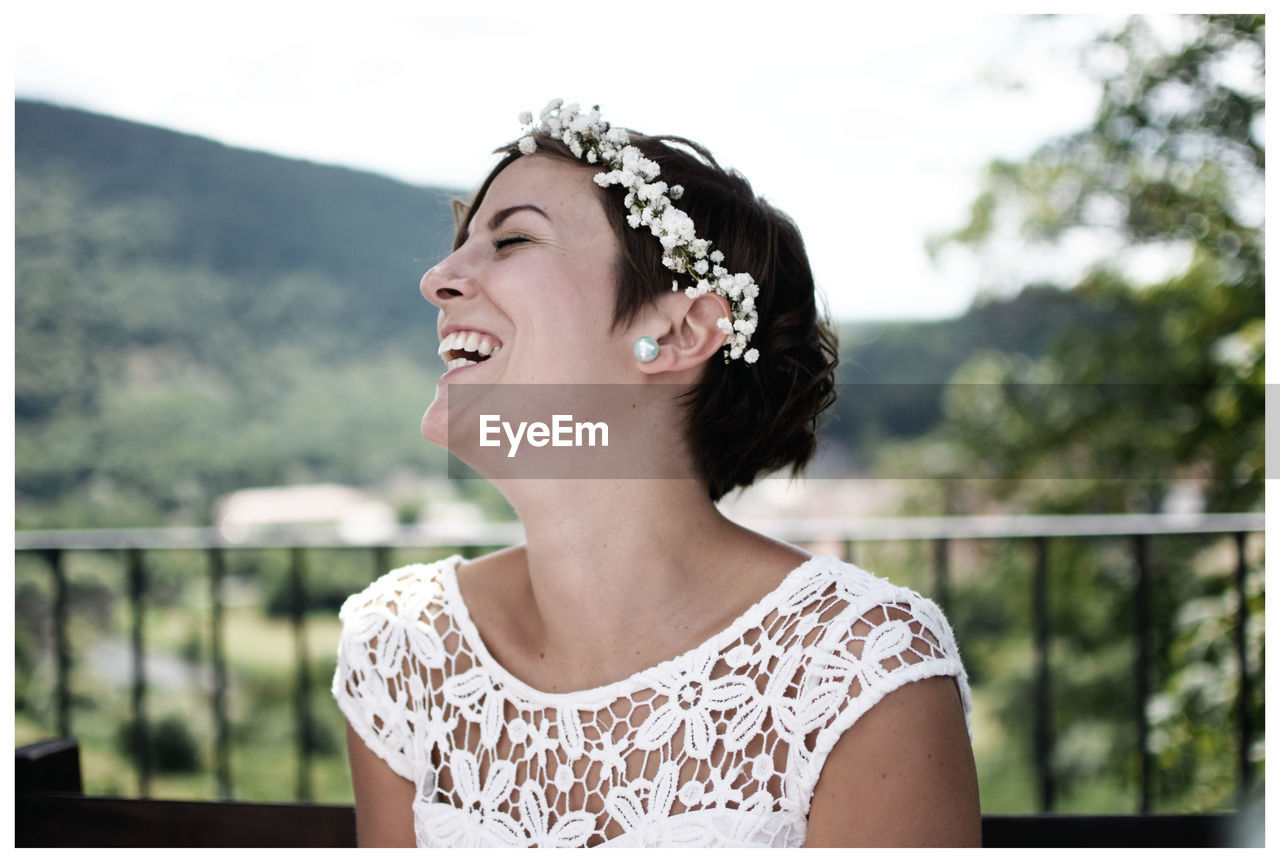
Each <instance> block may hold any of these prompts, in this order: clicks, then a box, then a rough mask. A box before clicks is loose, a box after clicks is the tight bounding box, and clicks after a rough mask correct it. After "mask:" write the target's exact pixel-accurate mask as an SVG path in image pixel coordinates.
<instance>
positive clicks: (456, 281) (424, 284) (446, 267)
mask: <svg viewBox="0 0 1280 862" xmlns="http://www.w3.org/2000/svg"><path fill="white" fill-rule="evenodd" d="M456 258H457V253H456V252H455V253H454V254H451V255H449V256H448V257H447V258H445V259H444V260H442V261H440V262H439V263H437V264H436V265H435V266H433V267H431V269H429V270H427V271H426V273H425V274H424V275H423V276H422V281H421V282H419V284H418V290H419V291H420V292H421V293H422V298H423V299H425V300H426V301H427V302H429V303H431V304H432V305H435V306H438V307H443V306H444V303H446V302H448V301H449V300H451V299H457V298H458V297H462V296H468V295H470V294H472V293H474V291H475V282H474V281H473V280H472V279H471V277H470V276H467V275H463V274H462V273H461V272H460V271H459V261H458V260H456Z"/></svg>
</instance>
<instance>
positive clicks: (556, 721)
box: [334, 100, 980, 846]
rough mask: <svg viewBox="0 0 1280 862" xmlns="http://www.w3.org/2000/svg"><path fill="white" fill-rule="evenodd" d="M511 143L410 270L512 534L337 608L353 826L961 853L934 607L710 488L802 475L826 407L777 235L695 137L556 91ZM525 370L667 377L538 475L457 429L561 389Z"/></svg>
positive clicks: (796, 282) (948, 670) (965, 764)
mask: <svg viewBox="0 0 1280 862" xmlns="http://www.w3.org/2000/svg"><path fill="white" fill-rule="evenodd" d="M523 119H524V122H525V123H526V124H530V125H531V124H532V117H529V116H528V115H525V117H524V118H523ZM500 152H503V153H504V154H505V158H503V159H502V161H501V162H500V163H499V164H498V165H497V167H496V168H495V169H494V170H493V172H492V173H491V174H490V176H489V177H488V179H486V180H485V182H484V183H483V184H482V185H481V186H480V188H479V190H478V191H477V193H476V195H475V196H474V199H473V200H472V202H471V203H470V205H469V206H467V207H466V208H465V209H463V210H462V211H461V212H460V217H459V226H458V233H457V237H456V241H455V245H454V251H453V253H452V254H451V255H450V256H449V257H448V258H447V259H446V260H444V261H443V262H441V263H440V264H438V265H437V266H435V267H433V268H432V269H431V271H429V272H428V273H427V274H426V275H425V276H424V277H423V279H422V285H421V290H422V294H423V296H424V297H426V298H427V300H429V301H430V302H432V303H434V304H435V305H437V306H438V307H439V309H440V317H439V332H440V336H441V355H442V356H443V357H444V358H445V359H446V367H447V370H446V373H445V374H444V375H443V376H442V377H441V379H440V384H439V386H438V390H437V396H436V400H435V401H434V402H433V404H432V405H431V407H430V408H429V409H428V410H427V412H426V415H425V416H424V417H423V432H424V434H425V435H426V436H427V437H428V438H429V439H431V440H433V441H435V442H437V443H441V444H448V445H449V447H450V449H451V451H453V452H454V453H455V454H458V455H459V456H460V457H462V458H463V459H464V460H467V461H469V462H470V463H472V464H473V465H475V466H477V469H480V470H481V472H483V473H484V474H485V475H486V477H487V478H489V479H490V480H491V481H492V482H493V483H494V485H495V486H496V487H497V488H498V489H499V490H500V491H501V492H502V493H503V494H504V495H505V496H506V497H507V499H508V500H509V501H510V503H511V505H512V507H513V508H514V509H515V511H516V513H517V514H518V515H519V517H520V520H521V522H522V524H523V526H524V529H525V535H526V543H525V544H524V545H523V546H520V547H515V548H509V549H506V550H503V551H499V552H497V553H494V554H490V555H488V556H485V557H481V558H479V559H476V560H462V559H461V558H457V557H454V558H450V559H446V560H443V561H440V562H438V563H435V564H433V565H429V566H428V565H415V566H409V567H406V568H402V569H398V570H396V571H394V572H391V573H390V574H388V575H386V576H385V577H383V578H381V579H379V580H378V581H377V582H375V583H374V584H373V585H372V586H370V587H369V588H368V589H366V590H365V591H364V592H362V593H360V594H358V595H356V596H353V597H351V599H349V600H348V601H347V603H346V605H345V606H344V607H343V610H342V619H343V623H344V629H343V636H342V643H341V646H340V648H339V665H338V670H337V674H336V676H335V679H334V695H335V697H336V698H337V700H338V702H339V705H340V706H341V708H342V709H343V712H344V714H345V715H346V717H347V720H348V746H349V753H350V760H351V770H352V780H353V784H354V787H355V795H356V814H357V825H358V833H359V840H360V842H361V844H364V845H397V844H403V845H412V844H414V843H415V842H416V843H417V844H420V845H433V846H484V845H499V846H502V845H508V846H582V845H587V846H594V845H599V844H604V843H608V844H610V845H611V846H653V845H667V846H714V845H773V846H796V845H800V844H805V845H808V846H822V845H826V846H849V845H873V844H891V845H922V844H951V845H962V844H966V845H967V844H976V843H977V842H978V840H979V837H980V836H979V816H978V794H977V783H976V778H975V772H974V766H973V760H972V754H971V751H970V747H969V740H968V736H967V732H966V731H967V709H968V700H969V697H968V687H967V683H966V681H965V674H964V669H963V667H962V666H961V664H960V660H959V656H958V653H957V651H956V647H955V643H954V639H953V636H952V633H951V630H950V628H949V627H948V625H947V623H946V620H945V619H944V618H943V616H942V614H941V613H940V612H939V610H938V609H937V608H936V606H934V605H933V604H932V603H930V602H928V601H927V600H925V599H922V598H921V597H920V596H919V595H917V594H915V593H913V592H910V591H908V590H905V589H901V588H897V587H894V586H892V585H891V584H889V583H888V582H886V581H883V580H880V579H877V578H875V577H873V576H871V575H869V574H867V573H865V572H863V571H861V570H859V569H857V568H856V567H853V566H850V565H848V564H846V563H842V562H840V561H838V560H836V559H834V558H811V557H810V556H809V555H808V554H806V553H805V552H804V551H802V550H800V549H798V548H795V547H792V546H790V545H787V544H784V543H781V542H778V541H775V540H773V539H769V538H766V537H764V536H761V535H758V534H756V533H753V532H750V531H748V530H746V529H744V528H742V527H740V526H738V525H736V524H734V523H732V522H731V521H729V520H728V519H726V518H725V517H724V516H723V515H721V513H720V512H719V510H718V509H717V508H716V506H715V502H716V501H717V500H718V499H720V498H721V497H722V496H723V495H724V494H725V493H727V492H729V491H731V490H733V489H734V488H737V487H744V486H746V485H749V484H751V482H752V481H753V480H754V479H755V478H756V477H757V476H758V475H760V474H762V473H765V472H772V471H776V470H779V469H783V468H786V467H791V468H792V469H793V470H797V471H798V470H799V469H800V467H802V466H803V465H804V463H805V462H806V461H807V460H808V458H809V457H810V455H811V454H812V453H813V449H814V444H815V440H816V423H817V419H818V416H819V414H820V413H821V411H822V410H823V408H825V407H826V406H827V405H828V404H829V403H830V401H831V400H832V397H833V379H834V367H835V361H836V356H835V344H834V338H833V337H832V335H831V333H830V331H829V330H828V329H827V327H826V326H825V324H824V323H823V321H822V319H821V317H820V315H819V314H818V311H817V308H816V303H815V290H814V284H813V277H812V275H811V273H810V271H809V265H808V261H807V258H806V256H805V252H804V246H803V243H802V241H801V238H800V235H799V233H798V231H797V230H796V228H795V226H794V225H793V224H792V223H791V222H790V220H789V219H787V218H786V216H785V215H783V214H782V213H780V212H778V211H777V210H775V209H773V208H772V207H770V206H769V205H767V204H766V203H764V202H763V201H762V200H759V199H758V198H756V196H755V195H754V194H753V192H752V191H751V188H750V186H749V185H748V184H747V183H746V181H745V180H744V179H743V178H741V177H740V176H739V175H737V174H734V173H732V172H727V171H725V170H723V169H721V168H720V166H719V165H717V164H716V163H715V161H714V160H713V159H712V158H711V157H710V155H709V154H708V153H707V152H706V151H705V150H703V149H702V148H700V147H698V146H697V145H695V144H692V143H691V142H689V141H685V140H683V139H674V138H666V139H659V138H650V137H645V136H640V135H637V134H635V133H630V134H629V135H628V134H627V133H624V132H622V131H621V130H619V129H615V128H610V127H609V126H608V124H607V123H605V122H604V121H603V120H601V119H600V117H599V113H598V111H596V110H592V111H589V112H580V111H578V109H577V106H575V105H570V106H565V105H563V103H561V102H560V101H558V100H557V101H554V102H552V103H551V104H550V105H548V107H547V109H545V110H544V111H543V112H542V114H541V117H540V120H539V122H538V124H537V125H533V126H532V127H531V128H530V129H529V130H528V131H527V133H526V134H525V136H524V137H522V138H521V139H520V140H519V141H518V142H517V143H514V144H511V145H509V146H507V147H506V148H504V149H503V150H500ZM614 186H620V187H621V188H614ZM677 201H678V202H679V203H678V204H677V203H676V202H677ZM673 281H674V284H673ZM602 383H603V384H612V388H611V387H592V386H590V385H589V384H602ZM464 384H466V385H464ZM473 384H482V385H473ZM525 384H542V385H543V388H542V389H536V388H535V387H531V386H526V385H525ZM545 384H571V386H568V387H567V389H568V390H570V391H572V392H597V391H601V390H602V389H603V390H607V391H610V392H615V391H618V390H619V388H620V387H624V386H625V387H629V388H628V389H626V391H633V392H639V393H656V394H655V395H654V396H653V397H649V398H647V399H646V398H643V397H637V398H629V397H628V398H623V399H621V402H624V403H622V406H621V407H618V406H617V405H615V406H614V408H611V409H614V410H616V411H618V412H615V413H611V414H610V418H611V420H612V421H613V423H614V424H613V425H612V426H610V427H611V428H618V429H622V431H623V435H622V436H623V439H624V441H625V442H624V445H623V448H624V451H623V452H622V453H620V460H615V461H614V462H608V463H607V464H606V472H604V473H601V472H593V473H590V474H587V475H589V476H590V478H582V476H583V474H582V473H581V472H579V471H570V470H564V469H561V468H560V467H555V466H554V465H553V467H552V468H548V469H545V470H544V471H543V472H541V473H537V474H536V475H538V476H540V478H536V479H529V478H526V477H527V476H528V475H533V474H520V473H518V472H516V471H514V470H511V469H508V468H509V465H510V463H511V462H510V461H508V460H505V459H506V458H507V451H504V450H503V449H502V448H498V449H483V450H482V449H481V448H480V446H481V445H492V444H491V443H490V444H478V443H477V441H476V438H475V437H474V436H473V432H474V430H475V428H476V424H475V423H476V421H477V417H479V416H489V417H490V419H492V418H493V416H495V415H500V414H498V413H492V412H491V413H483V411H484V410H494V409H495V408H494V406H493V405H494V404H498V405H499V406H498V408H497V409H499V410H500V409H501V406H502V405H504V404H510V403H514V402H504V401H502V400H501V396H502V394H503V393H510V392H524V393H528V392H535V393H543V392H551V391H560V390H561V388H564V387H547V386H545ZM495 393H497V395H495ZM495 397H496V398H498V400H497V401H493V400H487V401H486V399H493V398H495ZM450 401H452V402H453V404H452V406H450ZM615 401H617V399H615ZM535 403H536V402H535ZM485 405H487V406H485ZM517 418H520V419H522V420H524V419H526V418H527V417H517ZM513 426H515V423H514V422H513V423H510V424H509V425H508V426H507V429H508V432H509V431H510V429H511V427H513ZM515 427H519V426H515ZM462 429H465V430H462ZM627 429H629V430H630V433H629V434H628V433H625V432H626V430H627ZM517 436H518V435H516V436H513V435H511V434H509V433H508V436H507V438H504V439H503V445H504V446H506V444H507V441H508V440H511V441H514V442H518V440H517V439H516V437H517ZM530 439H532V435H531V436H530ZM608 448H612V441H611V446H610V447H608ZM508 449H509V447H508ZM525 451H526V453H527V454H530V455H535V456H536V455H542V454H545V453H549V452H550V449H547V448H537V449H534V448H530V447H526V449H525ZM511 460H514V457H512V459H511ZM555 463H556V464H560V463H561V462H555ZM593 463H600V462H593ZM622 465H625V466H626V467H627V469H628V470H630V471H631V472H626V471H625V470H623V471H621V472H619V469H620V467H621V466H622Z"/></svg>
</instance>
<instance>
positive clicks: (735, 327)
mask: <svg viewBox="0 0 1280 862" xmlns="http://www.w3.org/2000/svg"><path fill="white" fill-rule="evenodd" d="M532 120H533V117H532V114H531V113H529V112H528V111H526V112H524V113H522V114H521V115H520V122H521V124H522V125H526V126H529V125H531V123H532ZM531 131H539V132H542V133H543V134H547V135H550V136H552V137H554V138H557V139H558V140H561V141H563V142H564V143H565V145H566V146H568V147H569V150H570V152H572V153H573V154H574V156H575V157H576V158H580V159H585V161H587V162H588V163H589V164H596V163H600V164H601V165H602V166H603V167H605V168H607V169H608V170H603V171H600V172H599V173H597V174H595V175H594V180H595V182H596V184H597V185H599V186H600V187H601V188H608V187H609V186H614V185H617V186H621V187H622V188H623V189H624V190H625V192H626V194H625V197H624V206H625V207H626V208H627V210H628V214H627V224H628V225H629V226H630V227H631V228H632V229H633V230H634V229H638V228H640V227H641V226H648V228H649V230H650V232H651V233H652V234H653V235H654V236H655V237H656V238H657V239H658V241H659V242H660V243H661V245H662V248H663V250H664V252H665V254H664V256H663V258H662V264H663V266H664V267H665V268H667V269H669V270H671V271H672V272H676V273H684V274H692V275H694V276H699V277H700V276H705V275H706V274H707V272H708V269H710V272H711V276H712V278H711V280H710V281H708V280H705V279H701V278H699V279H698V281H697V286H696V287H695V288H687V289H686V293H687V294H688V295H689V296H690V297H695V298H696V297H698V296H701V295H703V294H704V293H708V292H710V291H712V290H714V291H715V292H716V293H718V294H720V295H721V296H723V297H725V298H726V299H728V300H729V301H730V315H731V320H729V324H730V328H729V329H728V330H726V332H728V333H730V334H731V335H733V337H732V338H731V339H730V340H728V341H727V342H726V345H725V351H726V353H727V355H728V356H729V357H730V358H732V359H737V358H739V357H742V358H745V360H746V362H747V363H748V364H750V363H753V362H755V361H756V359H758V358H759V356H760V354H759V351H757V350H747V349H746V347H747V339H748V337H749V336H750V335H752V334H754V332H755V330H756V313H755V304H754V302H748V300H754V299H755V297H756V296H757V294H758V288H757V286H756V284H755V280H754V279H753V278H752V277H751V275H750V274H749V273H736V274H730V273H729V271H728V270H727V269H725V267H724V266H722V265H721V264H722V263H723V262H724V254H723V253H722V252H721V251H720V250H719V249H717V250H715V251H711V250H710V249H711V243H710V242H709V241H708V240H705V239H701V238H699V237H698V235H697V227H696V226H695V225H694V223H693V219H691V218H690V217H689V215H688V213H686V212H684V211H683V210H681V209H678V208H677V207H675V206H673V205H672V203H671V202H672V201H673V200H680V199H681V197H682V196H683V195H684V188H683V187H682V186H679V185H674V186H670V187H668V185H667V183H665V182H663V181H661V180H659V179H658V177H659V175H660V173H661V169H660V167H659V166H658V164H657V162H655V161H653V160H652V159H649V158H646V157H645V155H644V153H643V152H641V151H640V149H639V148H638V147H635V146H633V145H632V144H631V143H630V139H629V137H628V136H627V133H626V132H625V131H624V130H623V129H619V128H614V127H611V126H610V125H609V124H608V123H606V122H604V120H602V119H601V117H600V111H599V109H598V107H593V108H592V109H591V110H590V111H587V112H585V113H583V112H582V111H580V110H579V106H578V104H577V103H576V102H575V103H572V104H565V103H564V100H563V99H553V100H551V101H550V102H548V103H547V106H546V107H545V108H543V109H542V111H541V113H540V114H539V125H538V126H537V127H536V128H535V129H533V130H531ZM536 149H537V146H536V142H535V141H534V139H533V137H532V135H531V134H527V135H526V136H525V137H522V138H521V139H520V141H519V150H520V152H521V153H523V154H525V155H529V154H531V153H533V152H534V151H535V150H536ZM708 252H710V253H709V254H708ZM708 260H709V261H710V264H711V265H710V266H709V265H708ZM671 289H672V290H679V289H680V288H679V284H678V282H673V283H672V286H671ZM722 328H723V326H722ZM744 351H745V352H744Z"/></svg>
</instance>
